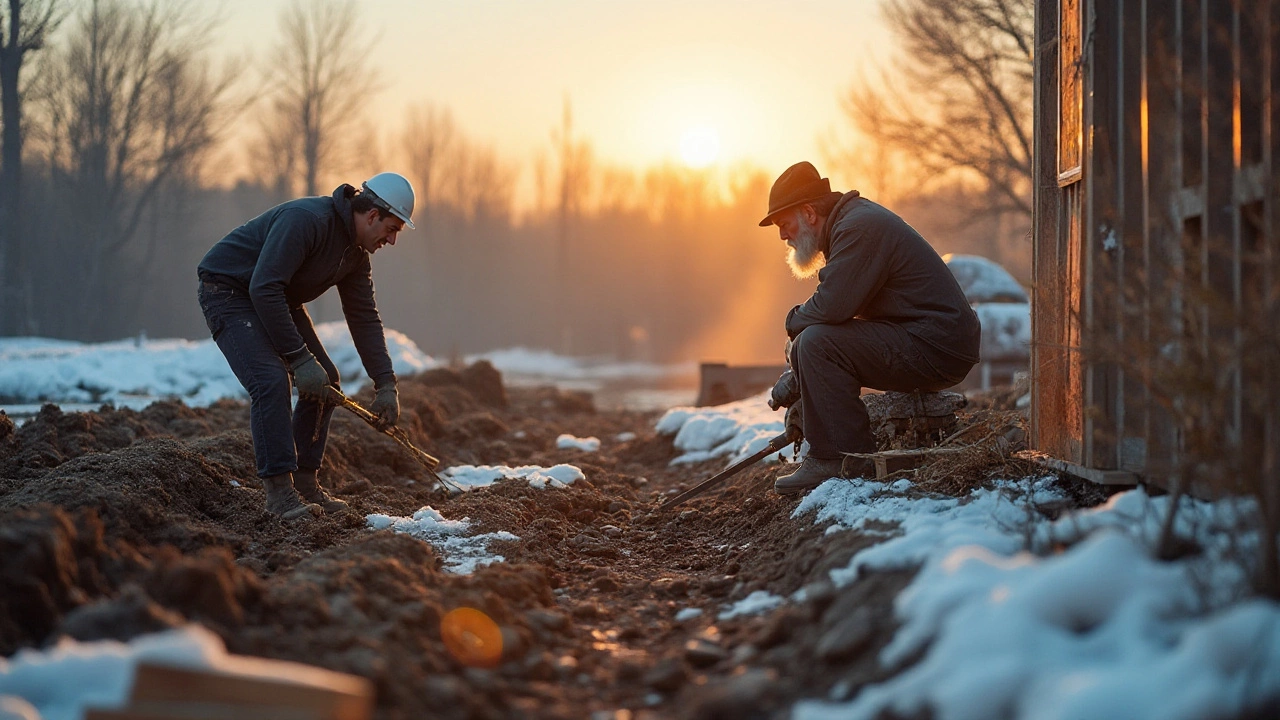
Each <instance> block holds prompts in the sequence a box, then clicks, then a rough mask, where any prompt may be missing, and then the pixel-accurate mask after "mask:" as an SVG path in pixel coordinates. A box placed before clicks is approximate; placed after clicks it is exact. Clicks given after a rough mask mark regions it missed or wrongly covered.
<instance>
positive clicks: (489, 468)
mask: <svg viewBox="0 0 1280 720" xmlns="http://www.w3.org/2000/svg"><path fill="white" fill-rule="evenodd" d="M597 442H599V441H597ZM444 474H445V475H446V476H447V477H448V478H449V479H450V480H452V481H453V484H454V485H457V486H459V487H461V488H462V489H463V490H474V489H475V488H479V487H488V486H490V485H492V484H494V483H495V482H497V481H499V480H502V479H503V478H526V479H528V481H529V486H530V487H535V488H538V489H540V490H542V489H546V488H547V487H548V486H550V487H553V488H562V487H568V486H570V485H572V484H574V483H575V482H577V481H578V480H582V479H584V478H586V475H583V474H582V470H580V469H578V467H577V466H575V465H566V464H564V463H561V464H559V465H553V466H551V467H549V468H546V467H542V466H541V465H521V466H520V467H514V468H513V467H508V466H506V465H455V466H453V467H451V468H448V469H446V470H445V471H444Z"/></svg>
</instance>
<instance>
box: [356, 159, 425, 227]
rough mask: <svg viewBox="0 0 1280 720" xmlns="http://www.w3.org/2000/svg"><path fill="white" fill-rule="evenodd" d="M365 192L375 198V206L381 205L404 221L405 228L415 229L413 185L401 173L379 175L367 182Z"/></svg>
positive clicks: (365, 182)
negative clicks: (412, 218)
mask: <svg viewBox="0 0 1280 720" xmlns="http://www.w3.org/2000/svg"><path fill="white" fill-rule="evenodd" d="M363 187H364V191H365V192H367V193H369V194H370V195H372V196H373V199H374V201H375V203H374V204H380V205H382V206H384V207H385V208H386V209H387V210H390V211H391V214H392V215H395V216H396V217H398V218H400V219H401V220H403V221H404V224H405V227H407V228H409V229H410V230H413V229H414V226H413V220H410V219H409V218H411V217H412V216H413V185H410V184H409V180H408V179H407V178H405V176H403V175H401V174H399V173H393V172H384V173H378V174H377V175H374V176H373V177H371V178H369V179H368V180H365V181H364V183H363Z"/></svg>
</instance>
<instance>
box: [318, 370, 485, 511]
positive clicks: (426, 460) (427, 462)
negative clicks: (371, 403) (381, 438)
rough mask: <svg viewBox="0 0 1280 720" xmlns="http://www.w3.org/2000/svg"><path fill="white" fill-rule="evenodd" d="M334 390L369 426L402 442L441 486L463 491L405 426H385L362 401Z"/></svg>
mask: <svg viewBox="0 0 1280 720" xmlns="http://www.w3.org/2000/svg"><path fill="white" fill-rule="evenodd" d="M334 392H335V393H336V394H337V397H340V398H342V402H340V403H338V404H339V405H341V406H342V407H344V408H346V409H348V410H350V411H351V412H352V413H354V414H355V416H356V417H358V418H360V419H361V420H363V421H365V422H366V423H368V424H369V427H372V428H373V429H374V430H377V431H378V432H380V433H383V434H384V435H387V436H389V437H390V438H391V439H392V440H395V441H396V442H398V443H400V445H401V446H402V447H403V448H404V449H405V450H408V451H409V454H410V455H412V456H413V459H414V460H417V461H418V462H419V463H420V464H421V465H422V466H423V467H424V468H426V470H427V474H428V475H430V476H431V477H432V478H434V479H435V481H436V482H438V483H440V486H441V487H443V488H445V489H446V490H448V491H449V492H451V493H461V492H463V490H462V488H461V487H459V486H458V485H456V484H454V483H452V482H450V481H448V480H446V479H445V478H444V476H443V475H440V474H439V473H437V472H436V468H437V467H439V466H440V460H439V459H438V458H436V457H434V456H432V455H429V454H427V453H426V452H424V451H422V450H420V449H418V448H417V447H416V446H415V445H414V444H413V443H412V442H410V441H409V433H407V432H405V431H404V428H402V427H397V426H395V425H389V426H385V427H384V426H383V425H382V423H381V422H379V420H378V416H377V415H374V414H373V413H371V412H369V411H368V410H367V409H365V407H364V406H362V405H361V404H360V403H358V402H356V401H355V400H352V399H351V398H349V397H347V396H346V395H343V394H342V393H341V392H338V391H337V390H334Z"/></svg>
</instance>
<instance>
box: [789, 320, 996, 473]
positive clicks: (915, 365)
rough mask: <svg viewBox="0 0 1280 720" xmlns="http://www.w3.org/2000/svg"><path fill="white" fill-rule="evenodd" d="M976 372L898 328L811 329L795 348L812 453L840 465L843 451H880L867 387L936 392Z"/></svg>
mask: <svg viewBox="0 0 1280 720" xmlns="http://www.w3.org/2000/svg"><path fill="white" fill-rule="evenodd" d="M972 367H973V363H969V362H965V361H962V360H957V359H955V358H952V357H950V356H948V355H946V354H945V353H941V352H938V351H937V350H934V349H933V348H931V347H929V346H928V345H926V344H924V343H922V342H920V341H918V340H916V339H915V338H914V337H913V336H912V335H911V333H909V332H907V331H906V330H905V329H903V327H902V326H900V325H895V324H893V323H888V322H876V321H871V320H856V319H855V320H850V321H848V322H845V323H841V324H840V325H810V326H809V327H807V328H805V329H804V330H802V331H801V332H800V334H799V335H797V336H796V337H795V339H794V340H793V341H792V343H791V368H792V370H794V371H795V374H796V379H797V380H799V381H800V397H801V399H802V400H803V403H804V405H803V407H802V411H803V418H804V436H805V439H806V440H808V441H809V455H810V456H812V457H814V458H818V459H823V460H832V459H836V458H839V457H840V453H842V452H875V450H876V440H875V435H874V433H872V431H871V418H870V417H869V416H868V415H867V406H866V405H864V404H863V403H862V400H861V399H860V398H859V395H860V394H861V389H862V388H864V387H866V388H871V389H874V390H895V391H898V392H912V391H915V390H920V391H922V392H936V391H938V390H943V389H946V388H949V387H951V386H952V385H956V384H958V383H959V382H960V381H961V380H963V379H964V376H965V375H967V374H968V372H969V370H970V368H972Z"/></svg>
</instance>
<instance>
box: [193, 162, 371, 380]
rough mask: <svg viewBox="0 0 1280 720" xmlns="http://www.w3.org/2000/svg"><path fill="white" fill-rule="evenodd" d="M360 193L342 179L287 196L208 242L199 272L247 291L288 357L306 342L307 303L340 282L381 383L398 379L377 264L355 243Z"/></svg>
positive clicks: (366, 359) (359, 346)
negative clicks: (354, 213)
mask: <svg viewBox="0 0 1280 720" xmlns="http://www.w3.org/2000/svg"><path fill="white" fill-rule="evenodd" d="M355 192H356V189H355V188H354V187H352V186H350V185H340V186H339V187H338V188H337V189H336V190H334V191H333V195H332V196H331V197H323V196H320V197H305V198H300V199H298V200H290V201H289V202H286V203H282V204H280V205H277V206H275V207H273V208H271V209H270V210H267V211H266V212H264V213H262V214H261V215H259V216H258V217H256V218H254V219H252V220H250V221H249V222H247V223H245V224H243V225H241V226H240V227H238V228H236V229H235V230H232V231H231V232H230V233H228V234H227V236H226V237H224V238H222V239H221V240H219V241H218V242H217V243H216V244H215V245H214V246H213V247H212V248H210V250H209V252H208V253H206V254H205V256H204V259H203V260H201V261H200V265H199V268H198V271H197V274H198V275H199V276H200V279H202V280H212V281H216V282H220V283H224V284H226V285H230V286H232V287H235V288H237V289H239V290H241V291H243V292H246V293H248V294H249V297H250V298H251V299H252V300H253V307H254V309H255V310H257V313H258V317H259V318H260V319H261V320H262V326H263V328H264V329H265V330H266V332H267V336H268V337H270V338H271V343H272V344H273V345H274V346H275V349H276V352H278V353H280V355H281V356H282V357H284V358H285V359H286V360H293V359H295V358H296V357H298V356H299V355H301V354H302V353H301V351H302V350H303V349H304V348H305V347H306V344H305V343H304V342H303V340H302V334H301V333H299V332H298V327H297V325H295V324H294V323H295V322H306V323H310V322H311V320H310V318H309V317H308V316H307V314H306V312H305V311H304V310H303V307H302V306H303V303H308V302H311V301H312V300H315V299H316V298H318V297H320V296H321V295H322V294H324V292H325V291H326V290H328V289H329V288H331V287H333V286H335V285H336V286H337V287H338V296H339V298H340V299H341V300H342V314H343V315H344V316H345V317H346V320H347V327H348V328H350V330H351V339H352V340H353V341H354V343H355V346H356V351H357V352H358V353H359V354H360V360H361V362H362V363H363V364H364V369H365V372H367V373H369V377H370V378H372V379H373V381H374V384H375V385H376V386H378V387H382V386H383V385H384V384H385V383H387V382H392V383H394V382H395V380H396V377H395V373H394V372H393V371H392V368H391V355H390V354H389V353H388V352H387V340H386V337H385V334H384V332H383V328H382V318H381V317H379V315H378V306H377V304H376V303H375V302H374V297H373V266H372V265H371V264H370V261H369V253H368V252H367V251H366V250H365V249H364V248H362V247H360V246H359V245H356V242H355V230H354V225H353V224H352V218H351V198H352V196H354V195H355Z"/></svg>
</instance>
